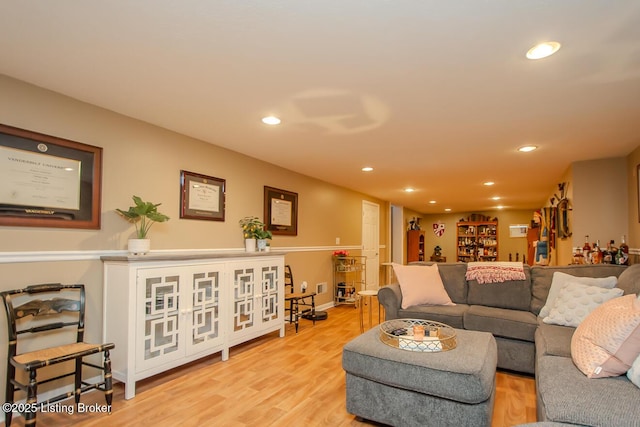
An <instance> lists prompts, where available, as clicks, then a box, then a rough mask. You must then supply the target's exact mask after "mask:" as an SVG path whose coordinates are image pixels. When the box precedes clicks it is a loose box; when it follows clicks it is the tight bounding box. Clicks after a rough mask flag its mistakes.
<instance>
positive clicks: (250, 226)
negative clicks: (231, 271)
mask: <svg viewBox="0 0 640 427" xmlns="http://www.w3.org/2000/svg"><path fill="white" fill-rule="evenodd" d="M239 223H240V227H241V228H242V236H243V237H244V247H245V250H246V251H247V252H255V251H256V244H257V247H258V249H259V250H260V251H265V250H266V247H267V240H270V239H271V238H272V237H273V235H272V234H271V231H269V230H267V229H265V224H264V222H262V221H261V220H260V218H258V217H257V216H246V217H244V218H242V219H241V220H240V221H239Z"/></svg>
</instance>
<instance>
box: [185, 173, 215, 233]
mask: <svg viewBox="0 0 640 427" xmlns="http://www.w3.org/2000/svg"><path fill="white" fill-rule="evenodd" d="M225 183H226V181H225V180H224V179H220V178H215V177H212V176H207V175H202V174H199V173H194V172H188V171H185V170H182V171H180V218H186V219H203V220H208V221H224V203H225V197H224V191H225V188H224V187H225Z"/></svg>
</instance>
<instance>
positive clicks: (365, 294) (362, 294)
mask: <svg viewBox="0 0 640 427" xmlns="http://www.w3.org/2000/svg"><path fill="white" fill-rule="evenodd" d="M373 297H376V300H377V299H378V290H377V289H376V290H365V291H358V299H359V300H360V304H359V305H360V332H364V304H365V298H366V301H367V302H368V303H369V328H371V327H372V326H373V319H372V318H373V314H372V313H373V305H372V304H373ZM378 323H380V301H378Z"/></svg>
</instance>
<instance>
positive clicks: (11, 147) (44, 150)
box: [0, 124, 102, 229]
mask: <svg viewBox="0 0 640 427" xmlns="http://www.w3.org/2000/svg"><path fill="white" fill-rule="evenodd" d="M101 189H102V148H101V147H95V146H92V145H87V144H82V143H80V142H76V141H70V140H67V139H62V138H58V137H55V136H51V135H45V134H41V133H37V132H33V131H29V130H25V129H19V128H16V127H12V126H7V125H1V124H0V225H8V226H16V227H57V228H86V229H100V205H101Z"/></svg>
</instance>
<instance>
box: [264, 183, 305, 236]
mask: <svg viewBox="0 0 640 427" xmlns="http://www.w3.org/2000/svg"><path fill="white" fill-rule="evenodd" d="M264 222H265V225H266V227H267V230H269V231H271V233H273V234H280V235H285V236H297V235H298V193H293V192H291V191H287V190H281V189H279V188H273V187H267V186H266V185H265V187H264Z"/></svg>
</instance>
